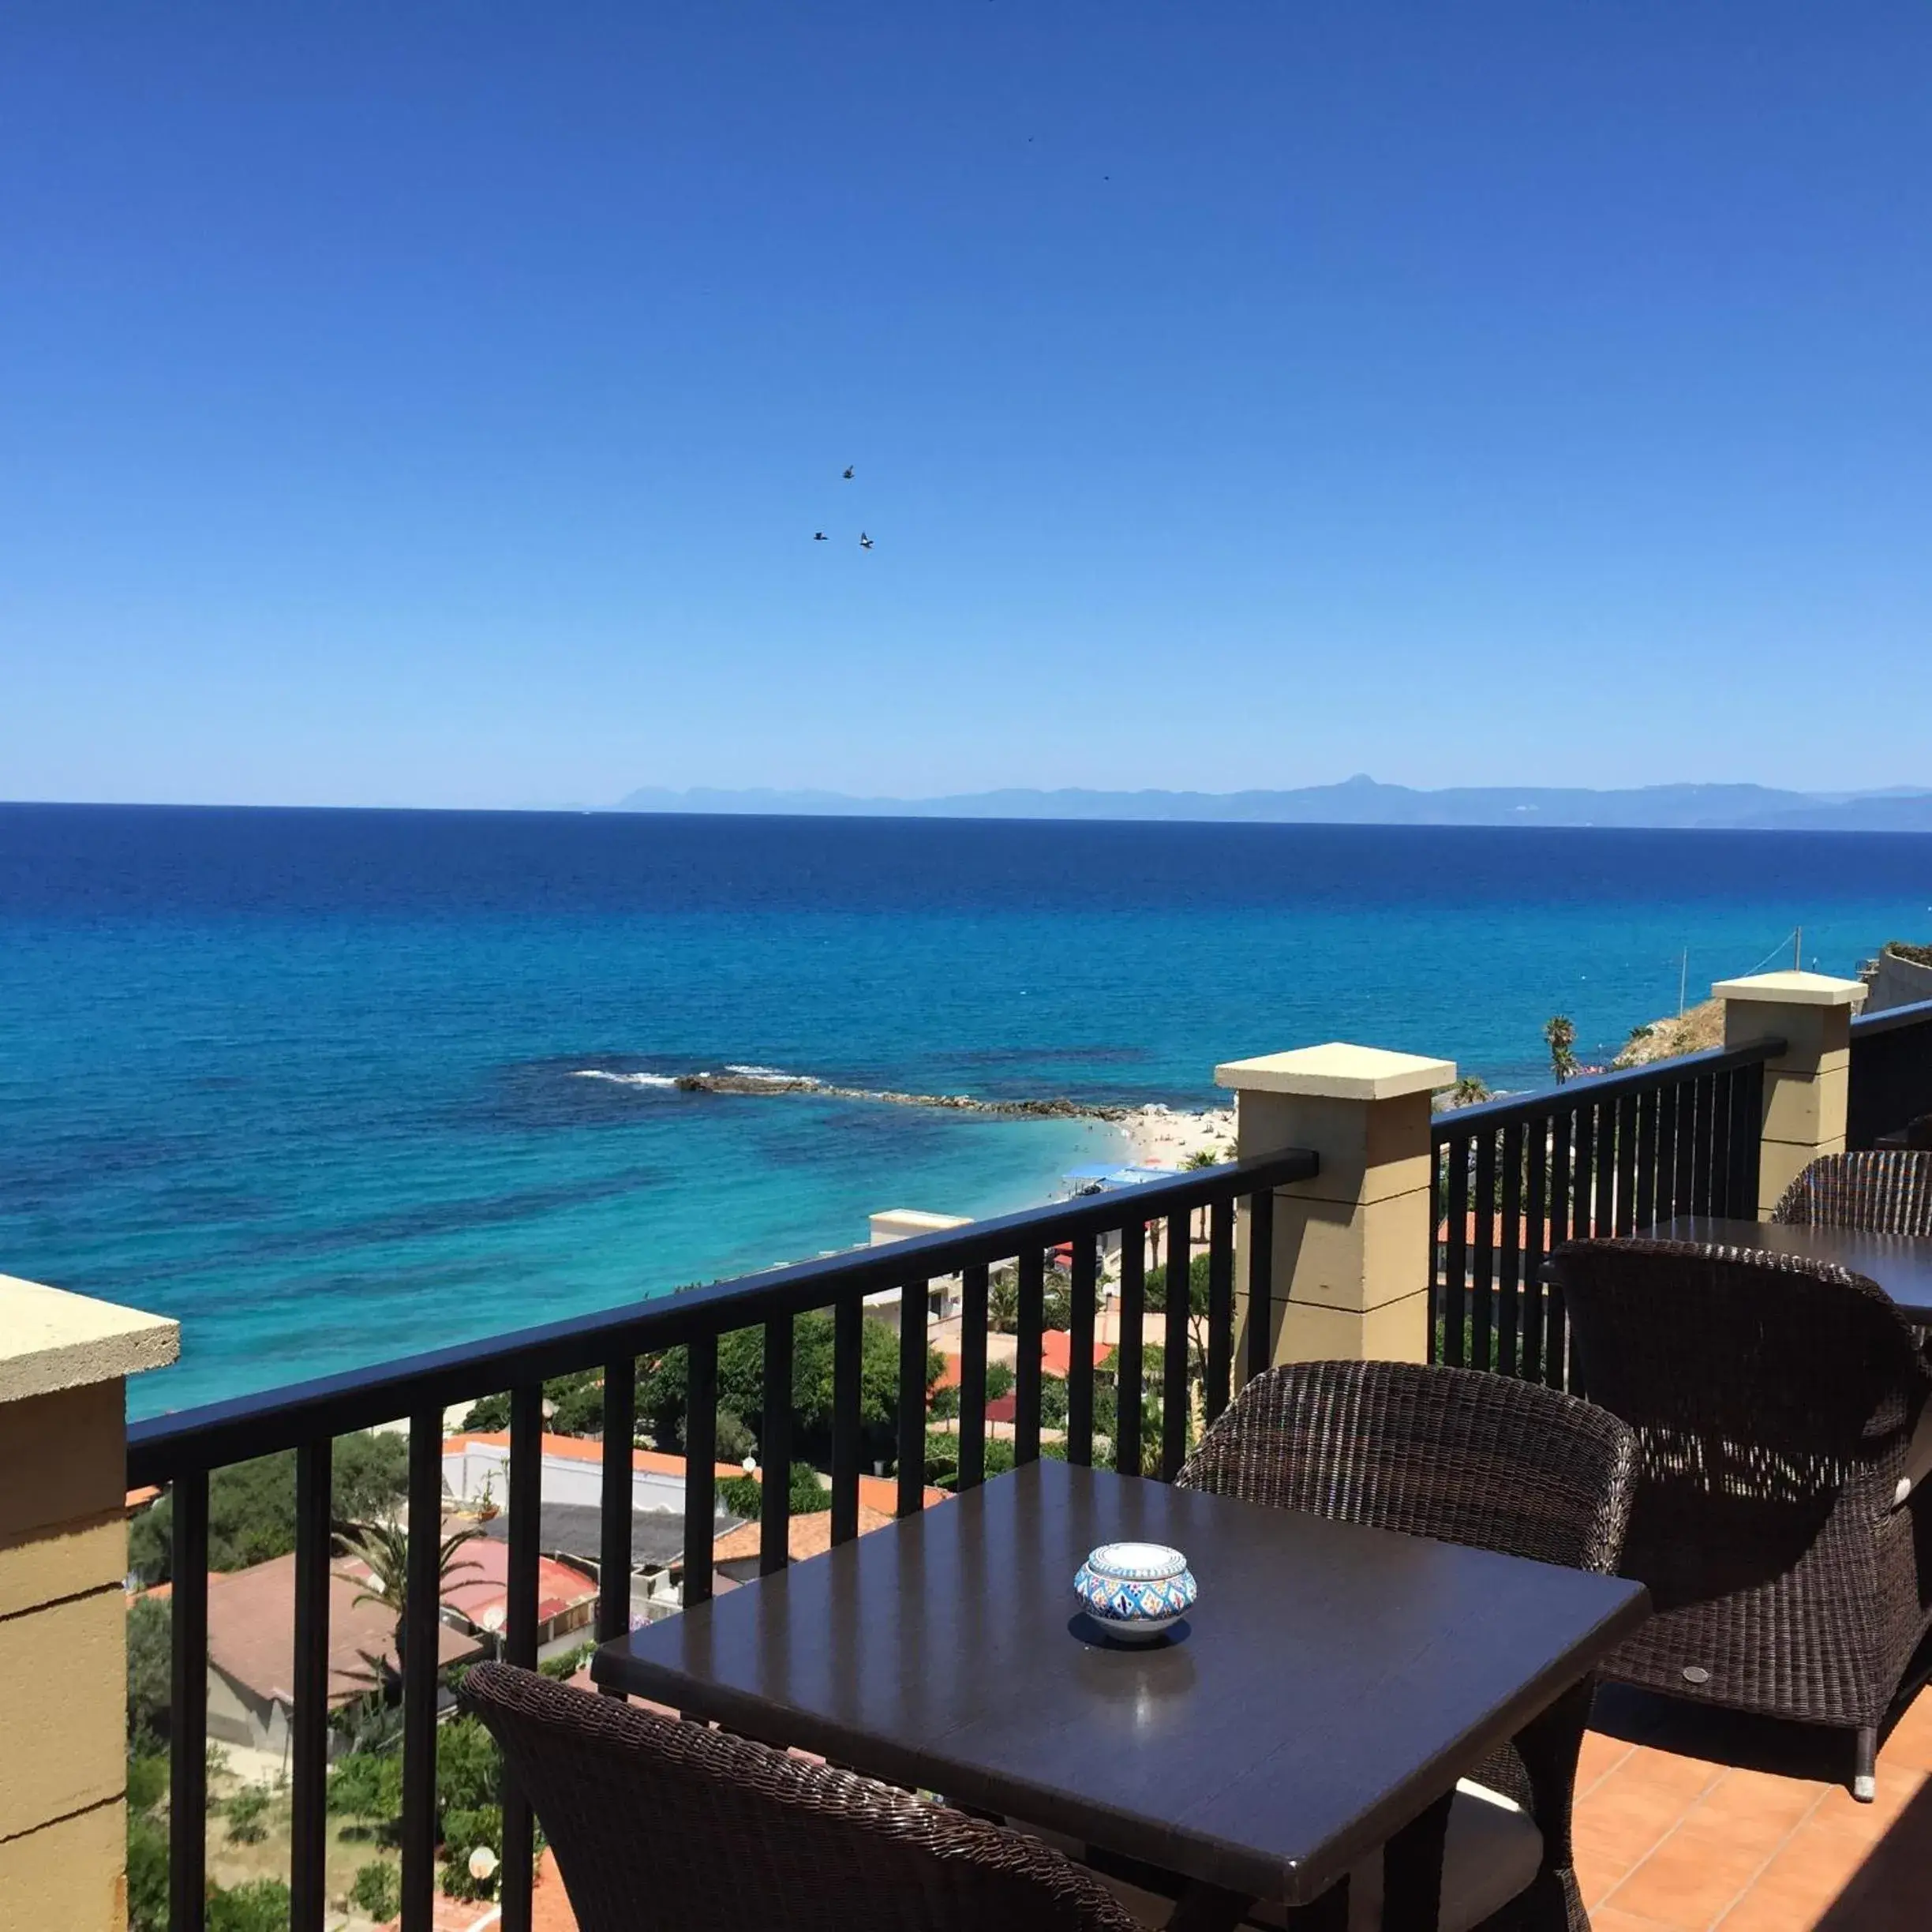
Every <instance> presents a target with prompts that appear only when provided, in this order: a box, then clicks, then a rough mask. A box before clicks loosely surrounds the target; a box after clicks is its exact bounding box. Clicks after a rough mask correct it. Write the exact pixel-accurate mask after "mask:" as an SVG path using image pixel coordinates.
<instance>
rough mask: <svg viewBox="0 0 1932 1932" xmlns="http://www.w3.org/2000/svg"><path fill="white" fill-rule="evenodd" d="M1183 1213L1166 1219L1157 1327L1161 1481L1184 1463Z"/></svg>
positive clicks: (1186, 1272) (1187, 1312) (1186, 1284)
mask: <svg viewBox="0 0 1932 1932" xmlns="http://www.w3.org/2000/svg"><path fill="white" fill-rule="evenodd" d="M1193 1289H1194V1283H1193V1249H1192V1246H1191V1245H1190V1241H1189V1228H1188V1217H1187V1216H1186V1215H1185V1214H1176V1215H1169V1216H1168V1217H1167V1319H1166V1321H1165V1322H1164V1323H1163V1324H1162V1327H1161V1481H1163V1482H1172V1481H1174V1477H1176V1476H1178V1474H1179V1473H1180V1471H1181V1464H1182V1463H1183V1462H1185V1461H1186V1460H1187V1438H1188V1339H1189V1327H1190V1326H1191V1323H1190V1317H1191V1316H1192V1315H1193V1301H1194V1294H1193Z"/></svg>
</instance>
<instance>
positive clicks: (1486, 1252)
mask: <svg viewBox="0 0 1932 1932" xmlns="http://www.w3.org/2000/svg"><path fill="white" fill-rule="evenodd" d="M1472 1205H1473V1208H1474V1211H1475V1216H1476V1238H1475V1241H1473V1244H1472V1247H1473V1254H1472V1256H1471V1260H1470V1273H1471V1274H1472V1275H1473V1277H1474V1286H1473V1294H1474V1296H1475V1301H1476V1308H1475V1316H1476V1319H1475V1320H1474V1322H1473V1324H1471V1333H1470V1365H1471V1366H1472V1367H1474V1368H1494V1367H1495V1366H1496V1133H1495V1130H1494V1129H1489V1130H1488V1131H1487V1132H1486V1133H1481V1134H1479V1135H1478V1136H1477V1140H1476V1198H1475V1200H1474V1202H1473V1204H1472Z"/></svg>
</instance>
